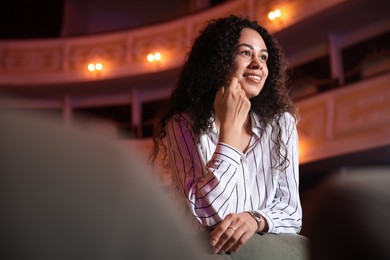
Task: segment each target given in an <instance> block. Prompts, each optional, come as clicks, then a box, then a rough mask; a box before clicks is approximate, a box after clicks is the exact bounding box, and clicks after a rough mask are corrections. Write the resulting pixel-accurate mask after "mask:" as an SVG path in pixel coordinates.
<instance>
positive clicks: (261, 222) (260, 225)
mask: <svg viewBox="0 0 390 260" xmlns="http://www.w3.org/2000/svg"><path fill="white" fill-rule="evenodd" d="M246 212H247V213H248V214H249V215H251V217H252V218H253V219H254V220H255V221H256V222H257V231H256V232H266V231H267V229H268V225H267V221H266V220H265V218H264V217H263V216H262V215H261V214H260V213H259V212H257V211H246Z"/></svg>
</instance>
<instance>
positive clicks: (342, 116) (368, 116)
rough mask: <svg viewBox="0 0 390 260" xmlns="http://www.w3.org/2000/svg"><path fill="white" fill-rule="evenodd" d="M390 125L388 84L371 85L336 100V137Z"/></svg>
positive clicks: (389, 92) (389, 91)
mask: <svg viewBox="0 0 390 260" xmlns="http://www.w3.org/2000/svg"><path fill="white" fill-rule="evenodd" d="M383 124H387V125H389V124H390V88H389V86H388V83H387V82H382V84H380V85H375V84H373V85H371V86H370V87H366V88H361V89H360V90H358V91H356V92H354V93H353V90H352V89H351V91H348V92H346V93H344V94H342V95H340V96H338V97H336V98H335V128H334V132H335V134H336V135H342V134H348V133H351V132H357V131H362V130H367V129H375V127H377V126H380V125H383Z"/></svg>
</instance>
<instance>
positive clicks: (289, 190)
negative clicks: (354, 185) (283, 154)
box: [166, 112, 302, 233]
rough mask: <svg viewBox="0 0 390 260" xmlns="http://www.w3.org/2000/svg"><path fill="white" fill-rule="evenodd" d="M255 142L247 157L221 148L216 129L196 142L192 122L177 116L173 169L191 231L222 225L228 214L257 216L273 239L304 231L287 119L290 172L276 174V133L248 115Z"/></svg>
mask: <svg viewBox="0 0 390 260" xmlns="http://www.w3.org/2000/svg"><path fill="white" fill-rule="evenodd" d="M250 118H251V124H252V136H251V140H250V143H249V146H248V149H247V150H246V151H245V153H242V152H241V151H239V150H237V149H235V148H233V147H231V146H229V145H227V144H224V143H221V142H218V130H217V129H216V127H215V125H214V126H213V129H212V130H211V131H209V132H208V133H206V134H203V135H200V136H196V135H195V134H194V132H193V131H192V129H191V120H190V119H189V117H188V116H187V115H186V114H184V113H181V114H177V115H175V116H174V117H173V118H172V119H171V120H170V121H169V122H168V124H167V128H166V130H167V145H168V157H169V163H170V168H171V170H172V174H173V177H174V181H175V184H176V186H177V191H178V193H179V198H181V201H182V202H184V203H185V204H186V206H185V207H184V208H186V211H187V216H189V217H190V221H191V225H192V228H193V229H195V231H196V230H197V231H200V230H202V229H204V228H210V227H213V226H214V225H216V224H218V223H219V222H221V221H222V220H223V219H224V218H225V217H226V215H228V214H229V213H239V212H243V211H249V210H255V211H258V212H259V213H260V214H261V215H262V216H263V217H264V218H265V219H266V221H267V223H268V232H270V233H298V232H299V231H300V229H301V225H302V209H301V203H300V199H299V189H298V183H299V171H298V135H297V130H296V123H295V119H294V118H293V117H292V115H291V114H289V113H284V114H283V116H282V117H281V118H280V120H281V121H280V122H281V126H282V139H283V141H284V142H285V143H286V144H287V159H288V164H287V168H286V169H284V170H283V171H280V170H276V169H275V167H271V166H272V165H275V164H277V161H276V160H278V158H279V156H276V154H275V153H274V152H273V149H272V148H273V147H274V146H275V143H274V142H273V141H272V140H275V137H274V136H272V137H271V132H272V128H271V126H270V125H268V126H267V127H265V128H262V127H261V125H260V122H259V120H258V118H257V116H255V115H254V114H253V113H252V112H251V113H250Z"/></svg>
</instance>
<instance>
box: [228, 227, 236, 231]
mask: <svg viewBox="0 0 390 260" xmlns="http://www.w3.org/2000/svg"><path fill="white" fill-rule="evenodd" d="M228 228H230V229H231V230H233V231H234V232H236V231H237V229H235V228H234V227H232V226H230V227H228Z"/></svg>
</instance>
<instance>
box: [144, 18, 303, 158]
mask: <svg viewBox="0 0 390 260" xmlns="http://www.w3.org/2000/svg"><path fill="white" fill-rule="evenodd" d="M244 28H250V29H253V30H255V31H257V32H258V33H259V34H260V36H261V37H262V38H263V40H264V42H265V44H266V46H267V50H268V53H269V59H268V61H267V66H268V69H269V74H268V77H267V80H266V82H265V84H264V87H263V89H262V90H261V92H260V94H259V95H258V96H256V97H253V98H251V99H250V102H251V111H253V112H254V113H255V114H256V115H257V116H258V118H259V120H260V122H261V124H262V126H266V125H268V124H270V123H272V122H273V121H274V120H276V122H278V121H279V120H278V118H279V117H280V116H281V115H282V114H283V113H284V112H290V113H291V114H292V115H295V112H294V107H293V104H292V101H291V99H290V97H289V95H288V89H287V87H286V79H287V76H286V75H287V74H286V65H285V62H284V58H283V55H282V53H281V49H280V47H279V45H278V43H277V42H276V40H275V39H274V38H273V37H272V36H271V35H270V34H269V33H268V32H267V30H266V29H265V28H263V27H262V26H260V25H258V24H257V22H255V21H251V20H249V19H248V18H242V17H238V16H234V15H230V16H228V17H224V18H219V19H214V20H211V21H209V22H208V24H207V25H206V27H205V28H204V29H203V30H202V31H201V32H200V34H199V36H198V37H197V38H196V39H195V41H194V43H193V45H192V48H191V50H190V52H189V53H188V55H187V59H186V62H185V64H184V66H183V68H182V71H181V73H180V75H179V79H178V82H177V84H176V86H175V87H174V89H173V91H172V94H171V98H170V102H169V104H168V109H167V110H166V111H165V113H164V114H163V115H162V116H161V117H160V119H159V121H158V122H157V123H156V125H155V132H154V136H153V141H154V147H153V151H152V154H151V159H152V161H154V160H155V159H156V157H157V155H158V153H159V150H160V146H161V145H163V140H164V138H165V137H166V131H165V127H166V124H167V122H168V120H170V119H171V118H172V117H173V116H174V115H175V114H177V113H181V112H185V113H187V114H188V116H189V117H190V118H191V120H192V123H193V125H192V130H193V131H194V133H195V134H197V135H200V134H203V133H206V132H208V131H210V130H211V128H212V124H213V120H214V118H213V113H214V107H213V103H214V98H215V95H216V92H217V91H218V89H219V88H220V87H221V86H224V85H226V83H227V81H228V79H229V75H231V70H232V65H233V61H234V55H235V51H236V46H237V44H238V42H239V39H240V35H241V31H242V29H244ZM272 127H273V131H274V132H275V133H276V134H275V136H276V138H275V139H276V140H274V141H275V143H276V147H277V149H278V150H279V151H278V154H279V155H281V157H282V158H284V160H285V158H286V155H284V153H283V150H285V149H283V147H282V146H284V144H283V143H282V142H281V127H280V125H279V123H277V124H276V125H275V124H272ZM163 147H164V145H163ZM282 164H285V163H282Z"/></svg>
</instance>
